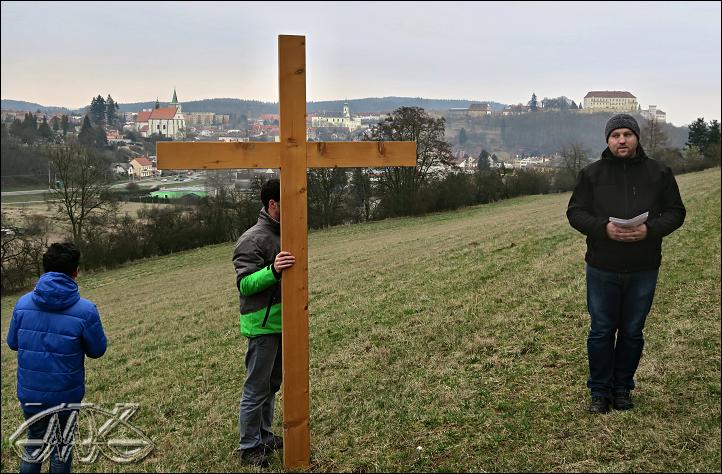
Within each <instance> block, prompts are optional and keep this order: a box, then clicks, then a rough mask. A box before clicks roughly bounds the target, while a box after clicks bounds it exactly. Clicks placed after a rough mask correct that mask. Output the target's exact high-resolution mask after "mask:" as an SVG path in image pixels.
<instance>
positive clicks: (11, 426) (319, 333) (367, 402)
mask: <svg viewBox="0 0 722 474" xmlns="http://www.w3.org/2000/svg"><path fill="white" fill-rule="evenodd" d="M678 182H679V183H680V188H681V191H682V197H683V199H684V202H685V205H686V206H687V210H688V213H687V220H686V222H685V224H684V226H683V227H682V228H681V229H679V230H678V231H677V232H675V233H674V234H672V235H671V236H670V237H668V238H667V239H665V243H664V259H663V264H662V269H661V272H660V277H659V285H658V288H657V296H656V300H655V303H654V306H653V309H652V312H651V314H650V315H649V317H648V320H647V327H646V331H645V337H646V346H645V349H644V356H643V358H642V361H641V364H640V368H639V371H638V373H637V389H636V390H635V392H634V397H635V403H636V407H635V408H634V409H633V410H630V411H627V412H617V411H612V412H611V413H610V414H608V415H597V416H592V415H589V414H587V413H586V405H587V402H588V393H587V389H586V386H585V382H586V377H587V358H586V339H585V338H586V334H587V331H588V326H589V317H588V315H587V312H586V301H585V283H584V275H583V272H584V262H583V254H584V248H585V245H584V238H583V236H582V235H581V234H579V233H577V232H576V231H574V230H573V229H572V228H571V227H569V225H568V223H567V220H566V217H565V211H566V205H567V202H568V200H569V194H568V193H567V194H558V195H546V196H530V197H523V198H518V199H512V200H507V201H502V202H499V203H495V204H491V205H483V206H477V207H472V208H466V209H463V210H460V211H457V212H450V213H443V214H434V215H430V216H426V217H420V218H403V219H390V220H385V221H380V222H372V223H367V224H363V225H353V226H340V227H336V228H332V229H330V230H325V231H318V232H312V233H311V234H310V236H309V255H310V257H309V264H310V270H309V271H310V277H309V280H310V282H309V299H310V301H309V318H310V331H311V450H312V451H311V463H312V465H311V468H310V470H311V471H313V472H327V471H331V472H335V471H344V472H366V471H386V472H389V471H391V472H393V471H413V472H456V471H476V472H498V471H506V472H515V471H518V472H550V471H552V472H581V471H585V472H620V471H623V472H637V471H657V472H677V471H686V472H700V471H719V470H720V170H719V169H713V170H707V171H704V172H700V173H694V174H688V175H683V176H680V177H678ZM231 252H232V244H231V243H229V244H224V245H216V246H211V247H205V248H202V249H198V250H194V251H189V252H183V253H179V254H175V255H170V256H165V257H160V258H154V259H150V260H146V261H141V262H136V263H134V264H130V265H127V266H124V267H122V268H119V269H116V270H113V271H107V272H102V273H96V274H88V275H82V276H81V278H80V280H79V283H80V288H81V294H82V295H83V296H84V297H86V298H89V299H91V300H92V301H94V302H96V303H97V305H98V308H99V310H100V312H101V317H102V319H103V324H104V326H105V329H106V333H107V335H108V338H109V348H108V352H107V353H106V355H105V356H104V357H103V358H101V359H99V360H89V361H88V362H87V363H86V371H87V375H86V380H87V395H86V401H88V402H94V403H97V404H100V405H102V406H104V407H112V405H113V404H114V403H117V402H138V403H140V404H141V409H140V410H139V412H138V413H137V414H136V415H135V416H134V417H133V418H132V419H131V420H130V421H131V422H132V423H133V424H134V425H135V426H137V427H138V428H139V429H141V430H142V431H144V432H145V433H146V434H147V435H148V436H149V437H150V438H151V439H152V440H153V441H154V442H155V445H156V447H155V449H154V451H153V452H152V453H151V454H150V455H149V456H148V457H147V458H146V459H145V460H143V461H141V462H140V463H137V464H131V465H119V464H114V463H112V462H110V461H108V460H105V459H102V458H100V459H99V460H98V461H97V462H95V463H94V464H85V465H82V464H78V463H76V464H75V466H74V468H75V469H76V470H77V471H79V472H89V471H120V472H122V471H174V472H180V471H183V472H186V471H187V472H207V471H211V472H238V471H244V470H248V469H247V468H245V467H244V466H242V465H241V464H240V461H239V460H238V458H237V455H235V454H234V449H235V447H236V446H237V443H238V421H237V419H238V402H239V397H240V394H241V389H242V385H243V379H244V374H245V368H244V364H243V360H244V354H245V347H246V342H245V340H244V338H243V337H242V336H240V334H239V328H238V301H237V290H236V289H235V287H234V283H235V279H234V273H233V268H232V265H231V260H230V256H231ZM16 299H17V295H7V296H4V297H3V298H2V327H1V329H2V335H3V338H4V337H5V335H6V333H7V328H8V323H9V319H10V316H11V311H12V307H13V305H14V303H15V300H16ZM15 370H16V357H15V353H14V352H12V351H10V350H9V349H7V346H6V345H5V344H4V343H3V348H2V470H3V471H12V470H16V469H17V461H18V458H17V456H16V455H15V454H14V453H13V452H12V450H11V448H10V446H9V443H8V436H9V435H10V434H11V433H12V432H13V431H14V430H15V429H16V428H17V426H18V425H19V424H20V422H21V419H22V416H21V413H20V410H19V408H18V406H17V400H16V398H15ZM278 406H279V410H277V418H276V429H277V433H279V434H280V433H281V431H282V430H281V428H280V426H281V413H280V403H279V404H278ZM271 470H275V471H281V470H283V467H282V462H281V460H280V458H277V459H276V460H275V462H274V464H272V466H271Z"/></svg>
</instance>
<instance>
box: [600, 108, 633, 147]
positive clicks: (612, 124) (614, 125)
mask: <svg viewBox="0 0 722 474" xmlns="http://www.w3.org/2000/svg"><path fill="white" fill-rule="evenodd" d="M618 128H628V129H630V130H631V131H633V132H634V134H635V135H637V140H639V124H638V123H637V120H635V118H634V117H632V116H631V115H629V114H617V115H615V116H614V117H612V118H610V119H609V121H607V126H606V127H604V137H605V141H609V135H610V134H611V133H612V132H613V131H614V130H616V129H618Z"/></svg>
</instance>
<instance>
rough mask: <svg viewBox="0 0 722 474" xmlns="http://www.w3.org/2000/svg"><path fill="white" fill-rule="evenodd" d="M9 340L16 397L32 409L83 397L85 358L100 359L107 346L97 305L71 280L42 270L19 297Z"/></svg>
mask: <svg viewBox="0 0 722 474" xmlns="http://www.w3.org/2000/svg"><path fill="white" fill-rule="evenodd" d="M7 342H8V346H10V349H12V350H14V351H18V387H17V395H18V400H19V401H20V403H22V404H23V409H24V410H25V411H28V412H31V413H38V412H40V411H42V410H44V409H47V408H51V407H53V406H56V405H58V404H60V403H78V402H80V401H82V400H83V396H84V395H85V365H84V362H85V356H86V355H87V356H88V357H92V358H97V357H100V356H102V355H103V354H104V353H105V349H106V348H107V347H108V340H107V339H106V338H105V333H104V332H103V325H102V324H101V322H100V315H99V314H98V310H97V308H96V307H95V305H94V304H93V303H91V302H90V301H88V300H86V299H84V298H81V297H80V292H79V291H78V285H77V284H76V283H75V280H73V279H72V278H70V277H69V276H67V275H65V274H64V273H56V272H48V273H45V274H43V275H42V276H41V277H40V279H39V280H38V283H37V285H36V286H35V289H34V290H33V291H32V292H31V293H28V294H26V295H24V296H23V297H21V298H20V300H18V302H17V304H16V305H15V309H14V310H13V318H12V321H10V329H9V330H8V339H7ZM27 404H32V405H27ZM36 404H40V405H36Z"/></svg>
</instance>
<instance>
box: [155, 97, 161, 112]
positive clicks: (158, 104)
mask: <svg viewBox="0 0 722 474" xmlns="http://www.w3.org/2000/svg"><path fill="white" fill-rule="evenodd" d="M155 108H156V109H160V102H158V98H157V97H156V98H155Z"/></svg>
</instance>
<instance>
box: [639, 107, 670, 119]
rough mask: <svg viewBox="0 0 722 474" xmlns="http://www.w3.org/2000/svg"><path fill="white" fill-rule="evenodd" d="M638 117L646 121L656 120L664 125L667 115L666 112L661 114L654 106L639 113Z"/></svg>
mask: <svg viewBox="0 0 722 474" xmlns="http://www.w3.org/2000/svg"><path fill="white" fill-rule="evenodd" d="M640 115H641V116H642V118H645V119H647V120H656V121H657V122H659V123H665V122H666V121H667V114H666V112H662V111H661V110H659V109H658V108H657V106H656V105H650V106H649V109H647V110H642V111H641V112H640Z"/></svg>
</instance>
